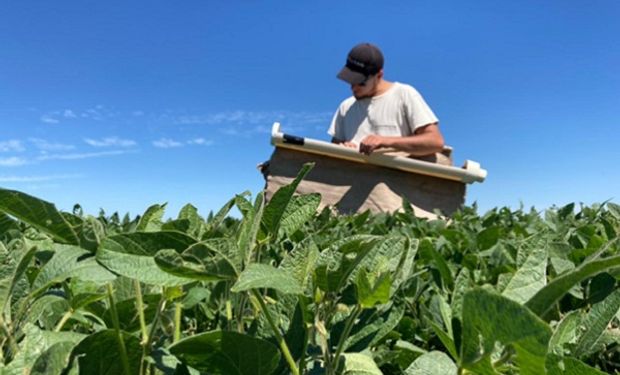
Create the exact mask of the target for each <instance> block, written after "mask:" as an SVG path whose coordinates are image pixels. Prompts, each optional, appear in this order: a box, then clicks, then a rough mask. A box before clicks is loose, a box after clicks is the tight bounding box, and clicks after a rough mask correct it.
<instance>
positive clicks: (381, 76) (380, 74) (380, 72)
mask: <svg viewBox="0 0 620 375" xmlns="http://www.w3.org/2000/svg"><path fill="white" fill-rule="evenodd" d="M377 78H379V79H380V80H381V79H383V69H381V70H379V73H377Z"/></svg>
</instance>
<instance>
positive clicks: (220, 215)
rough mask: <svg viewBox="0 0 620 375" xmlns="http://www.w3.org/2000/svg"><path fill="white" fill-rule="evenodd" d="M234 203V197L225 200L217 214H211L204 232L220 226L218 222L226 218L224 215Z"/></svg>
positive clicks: (220, 222)
mask: <svg viewBox="0 0 620 375" xmlns="http://www.w3.org/2000/svg"><path fill="white" fill-rule="evenodd" d="M248 194H249V192H248ZM234 205H235V198H231V199H230V200H229V201H228V202H226V203H225V204H224V206H222V208H220V210H219V211H218V212H217V214H215V216H213V217H212V218H210V219H209V220H208V221H207V222H206V224H205V232H207V233H208V232H212V231H215V230H216V229H217V228H218V227H219V226H220V224H222V222H223V221H224V219H226V215H228V212H230V210H231V209H232V208H233V206H234Z"/></svg>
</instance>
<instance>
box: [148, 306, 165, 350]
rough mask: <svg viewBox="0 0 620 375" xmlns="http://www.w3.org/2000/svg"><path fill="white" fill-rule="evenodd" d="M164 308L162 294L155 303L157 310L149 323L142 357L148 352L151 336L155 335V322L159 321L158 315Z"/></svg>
mask: <svg viewBox="0 0 620 375" xmlns="http://www.w3.org/2000/svg"><path fill="white" fill-rule="evenodd" d="M165 308H166V297H164V296H163V295H162V297H161V299H160V300H159V304H158V305H157V311H156V312H155V317H154V318H153V322H152V323H151V331H150V332H149V338H148V340H147V341H146V345H145V346H144V350H145V354H144V355H143V357H144V356H146V355H147V354H149V353H150V348H151V344H152V343H153V338H154V337H155V331H156V330H157V323H159V316H160V315H161V313H162V312H163V311H164V309H165Z"/></svg>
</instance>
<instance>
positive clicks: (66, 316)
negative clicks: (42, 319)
mask: <svg viewBox="0 0 620 375" xmlns="http://www.w3.org/2000/svg"><path fill="white" fill-rule="evenodd" d="M72 315H73V309H71V308H70V309H69V311H67V312H66V313H65V314H64V315H63V316H62V319H60V321H59V322H58V324H56V328H54V332H60V330H61V329H62V327H63V326H64V325H65V323H67V321H68V320H69V318H71V316H72Z"/></svg>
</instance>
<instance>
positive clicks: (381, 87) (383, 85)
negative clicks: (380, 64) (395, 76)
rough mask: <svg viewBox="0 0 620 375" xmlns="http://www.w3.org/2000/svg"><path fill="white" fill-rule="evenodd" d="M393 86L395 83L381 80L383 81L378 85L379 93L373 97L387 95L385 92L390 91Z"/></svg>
mask: <svg viewBox="0 0 620 375" xmlns="http://www.w3.org/2000/svg"><path fill="white" fill-rule="evenodd" d="M393 84H394V83H393V82H389V81H386V80H384V79H383V78H381V80H380V81H379V83H378V84H377V91H376V92H375V94H374V95H373V96H379V95H382V94H385V92H386V91H387V90H389V89H390V88H391V87H392V85H393Z"/></svg>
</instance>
